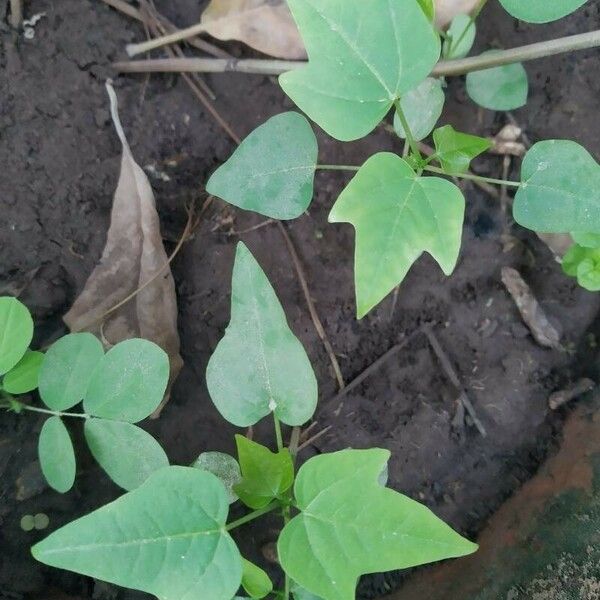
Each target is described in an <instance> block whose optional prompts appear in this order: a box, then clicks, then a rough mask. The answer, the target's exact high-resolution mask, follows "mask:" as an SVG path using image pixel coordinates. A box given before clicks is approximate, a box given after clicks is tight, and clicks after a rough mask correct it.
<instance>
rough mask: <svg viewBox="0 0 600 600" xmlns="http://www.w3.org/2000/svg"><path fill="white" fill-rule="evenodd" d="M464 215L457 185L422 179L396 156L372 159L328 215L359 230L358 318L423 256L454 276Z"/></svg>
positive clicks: (357, 248)
mask: <svg viewBox="0 0 600 600" xmlns="http://www.w3.org/2000/svg"><path fill="white" fill-rule="evenodd" d="M464 212H465V200H464V197H463V195H462V193H461V191H460V190H459V189H458V188H457V187H456V186H455V185H454V184H453V183H451V182H449V181H447V180H445V179H441V178H437V177H418V176H417V175H416V173H415V172H414V171H413V169H411V167H410V166H409V165H408V163H407V162H406V161H404V160H402V159H401V158H400V157H399V156H396V155H395V154H390V153H388V152H382V153H379V154H376V155H375V156H372V157H371V158H370V159H369V160H368V161H367V162H366V163H365V164H364V165H363V166H362V167H361V169H360V170H359V172H358V173H357V174H356V176H355V177H354V179H352V181H351V182H350V183H349V184H348V186H347V187H346V189H345V190H344V191H343V192H342V194H341V195H340V197H339V198H338V200H337V202H336V203H335V205H334V207H333V210H332V211H331V214H330V215H329V221H330V222H331V223H340V222H347V223H352V225H354V228H355V229H356V252H355V266H354V277H355V284H356V303H357V313H358V317H359V318H362V317H364V316H365V315H366V314H367V313H368V312H369V311H370V310H371V309H372V308H373V307H374V306H376V305H377V304H378V303H379V302H381V300H383V299H384V298H385V297H386V296H387V294H388V293H389V292H391V291H392V290H393V289H394V288H395V287H396V286H397V285H398V284H399V283H401V282H402V280H403V279H404V277H405V276H406V274H407V273H408V270H409V269H410V267H411V266H412V264H413V263H414V262H415V261H416V260H417V259H418V258H419V257H420V256H421V254H422V253H423V252H429V254H431V255H432V256H433V258H435V260H437V262H438V263H439V264H440V266H441V267H442V270H443V271H444V273H445V274H446V275H450V274H451V273H452V271H453V270H454V267H455V266H456V262H457V260H458V254H459V251H460V244H461V237H462V227H463V221H464Z"/></svg>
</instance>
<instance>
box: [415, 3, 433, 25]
mask: <svg viewBox="0 0 600 600" xmlns="http://www.w3.org/2000/svg"><path fill="white" fill-rule="evenodd" d="M417 2H418V3H419V5H420V6H421V8H422V9H423V12H424V13H425V16H426V17H427V18H428V19H429V20H430V21H431V22H432V23H433V21H434V19H435V0H417Z"/></svg>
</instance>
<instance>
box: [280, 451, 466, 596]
mask: <svg viewBox="0 0 600 600" xmlns="http://www.w3.org/2000/svg"><path fill="white" fill-rule="evenodd" d="M388 459H389V452H388V451H387V450H380V449H372V450H343V451H341V452H336V453H333V454H322V455H320V456H316V457H314V458H311V459H310V460H308V461H307V462H306V463H305V464H304V465H303V466H302V468H301V469H300V471H299V473H298V477H297V479H296V484H295V487H294V489H295V494H296V501H297V506H298V508H299V509H300V511H301V512H300V514H299V515H298V516H296V517H294V518H293V519H292V520H291V521H290V522H289V523H288V524H287V525H286V526H285V528H284V529H283V531H282V533H281V536H280V537H279V541H278V545H277V548H278V555H279V559H280V561H281V565H282V567H283V569H284V570H285V572H286V573H287V574H288V575H289V576H290V577H291V578H292V579H293V580H294V581H295V582H296V583H298V584H299V585H300V586H302V587H304V588H305V589H306V590H308V591H309V592H311V593H313V594H317V595H318V596H321V597H322V598H324V600H354V597H355V588H356V583H357V580H358V577H359V576H360V575H363V574H366V573H375V572H382V571H390V570H395V569H405V568H408V567H413V566H416V565H421V564H424V563H428V562H434V561H437V560H442V559H445V558H452V557H458V556H464V555H466V554H470V553H472V552H474V551H475V550H476V549H477V546H476V544H473V543H471V542H469V541H468V540H466V539H464V538H463V537H461V536H460V535H459V534H458V533H456V532H455V531H453V530H452V529H451V528H450V527H449V526H448V525H446V524H445V523H444V522H443V521H441V520H440V519H438V518H437V517H436V516H435V515H434V514H433V513H432V512H431V511H430V510H429V509H428V508H426V507H425V506H423V505H421V504H419V503H418V502H415V501H414V500H411V499H410V498H407V497H406V496H403V495H402V494H399V493H397V492H395V491H393V490H390V489H387V488H384V487H382V486H381V485H380V484H379V483H378V477H379V476H380V474H381V472H382V470H383V468H384V466H385V464H386V462H387V460H388Z"/></svg>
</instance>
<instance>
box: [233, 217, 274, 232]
mask: <svg viewBox="0 0 600 600" xmlns="http://www.w3.org/2000/svg"><path fill="white" fill-rule="evenodd" d="M273 223H277V221H275V219H267V220H266V221H262V222H261V223H258V224H256V225H253V226H252V227H247V228H246V229H241V230H239V231H236V230H235V229H234V230H233V231H227V232H226V233H225V235H227V236H234V235H237V236H240V235H244V234H246V233H252V232H253V231H258V230H259V229H262V228H263V227H266V226H267V225H273Z"/></svg>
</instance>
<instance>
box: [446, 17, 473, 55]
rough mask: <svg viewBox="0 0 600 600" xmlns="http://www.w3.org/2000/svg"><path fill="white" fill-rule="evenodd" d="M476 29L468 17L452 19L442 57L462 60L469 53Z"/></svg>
mask: <svg viewBox="0 0 600 600" xmlns="http://www.w3.org/2000/svg"><path fill="white" fill-rule="evenodd" d="M476 34H477V28H476V25H475V21H474V20H473V19H471V17H470V16H469V15H464V14H459V15H456V16H455V17H454V19H452V23H451V24H450V27H449V28H448V31H447V36H448V37H447V39H446V41H445V42H444V46H443V55H444V58H447V59H456V58H464V57H465V56H467V54H469V52H471V48H472V47H473V43H474V42H475V35H476Z"/></svg>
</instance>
